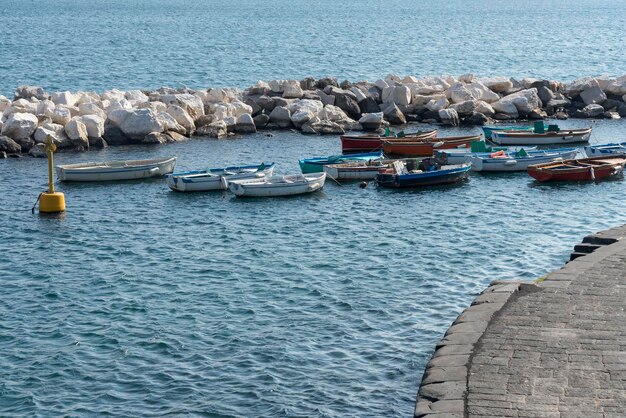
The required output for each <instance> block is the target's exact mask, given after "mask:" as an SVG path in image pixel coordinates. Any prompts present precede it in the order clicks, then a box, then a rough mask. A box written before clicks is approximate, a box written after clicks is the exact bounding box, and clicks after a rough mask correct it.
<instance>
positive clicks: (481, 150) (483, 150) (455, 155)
mask: <svg viewBox="0 0 626 418" xmlns="http://www.w3.org/2000/svg"><path fill="white" fill-rule="evenodd" d="M477 144H482V145H481V146H480V145H479V146H476V145H477ZM522 149H523V150H524V151H526V152H528V153H530V152H532V151H535V150H536V149H537V147H532V146H531V147H491V146H486V145H485V142H484V141H476V142H472V145H471V146H470V148H453V149H444V150H435V154H437V156H439V157H440V158H446V161H447V164H463V163H469V162H470V157H475V156H481V157H488V156H489V155H491V154H493V153H494V152H498V151H504V152H507V153H508V152H518V151H520V150H522ZM567 149H573V148H567Z"/></svg>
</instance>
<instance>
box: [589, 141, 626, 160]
mask: <svg viewBox="0 0 626 418" xmlns="http://www.w3.org/2000/svg"><path fill="white" fill-rule="evenodd" d="M583 151H584V152H585V154H586V155H587V157H599V156H603V155H610V154H626V142H620V143H616V142H612V143H610V144H602V145H588V146H586V147H583Z"/></svg>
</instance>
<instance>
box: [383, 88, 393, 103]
mask: <svg viewBox="0 0 626 418" xmlns="http://www.w3.org/2000/svg"><path fill="white" fill-rule="evenodd" d="M395 96H396V87H395V86H389V87H385V88H384V89H383V91H382V94H381V99H382V101H383V103H394V99H395Z"/></svg>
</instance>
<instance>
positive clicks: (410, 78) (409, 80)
mask: <svg viewBox="0 0 626 418" xmlns="http://www.w3.org/2000/svg"><path fill="white" fill-rule="evenodd" d="M418 82H419V80H418V79H417V77H414V76H412V75H407V76H406V77H404V78H403V79H402V83H403V84H410V83H418ZM374 114H375V113H374Z"/></svg>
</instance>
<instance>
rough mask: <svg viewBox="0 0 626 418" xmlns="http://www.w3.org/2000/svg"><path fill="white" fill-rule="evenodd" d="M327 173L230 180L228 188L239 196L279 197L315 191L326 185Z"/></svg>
mask: <svg viewBox="0 0 626 418" xmlns="http://www.w3.org/2000/svg"><path fill="white" fill-rule="evenodd" d="M325 180H326V173H310V174H294V175H288V176H270V177H264V178H259V179H249V180H234V181H230V182H228V190H230V191H231V192H233V193H234V194H235V196H239V197H244V196H245V197H278V196H293V195H299V194H305V193H313V192H315V191H317V190H320V189H321V188H322V187H324V182H325Z"/></svg>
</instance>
